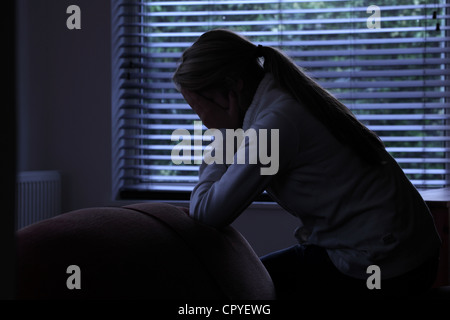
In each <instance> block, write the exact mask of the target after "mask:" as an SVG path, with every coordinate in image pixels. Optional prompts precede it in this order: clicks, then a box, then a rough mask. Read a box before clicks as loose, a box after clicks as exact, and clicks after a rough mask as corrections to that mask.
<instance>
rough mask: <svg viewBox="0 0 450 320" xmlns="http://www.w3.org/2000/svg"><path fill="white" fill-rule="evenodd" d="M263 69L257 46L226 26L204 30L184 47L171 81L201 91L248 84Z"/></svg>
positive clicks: (226, 88)
mask: <svg viewBox="0 0 450 320" xmlns="http://www.w3.org/2000/svg"><path fill="white" fill-rule="evenodd" d="M263 73H264V71H263V67H262V65H261V62H260V60H259V58H258V47H257V46H255V45H254V44H253V43H251V42H250V41H248V40H247V39H245V38H244V37H241V36H239V35H238V34H236V33H234V32H231V31H228V30H212V31H209V32H206V33H204V34H203V35H202V36H200V38H198V39H197V41H195V43H194V44H193V45H192V46H191V47H189V48H188V49H187V50H186V51H184V53H183V55H182V57H181V63H180V65H179V66H178V69H177V70H176V72H175V74H174V76H173V81H174V83H175V85H176V87H177V88H178V89H179V90H180V89H181V88H184V89H187V90H190V91H196V92H201V91H205V90H210V89H213V90H220V91H223V92H224V93H225V92H227V91H229V90H233V89H235V87H236V86H237V85H238V82H242V85H243V86H244V87H245V86H250V85H251V84H252V83H253V82H255V81H257V79H260V77H261V75H262V74H263Z"/></svg>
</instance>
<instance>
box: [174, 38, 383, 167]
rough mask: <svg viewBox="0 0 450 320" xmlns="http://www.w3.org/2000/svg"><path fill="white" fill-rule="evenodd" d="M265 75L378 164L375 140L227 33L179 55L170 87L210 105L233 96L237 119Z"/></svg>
mask: <svg viewBox="0 0 450 320" xmlns="http://www.w3.org/2000/svg"><path fill="white" fill-rule="evenodd" d="M261 58H263V59H261ZM265 73H271V74H272V76H273V79H274V81H275V84H276V85H277V86H278V87H280V88H281V89H283V90H284V91H286V92H288V93H289V94H290V95H292V97H294V98H295V99H296V100H297V101H298V102H299V104H301V105H303V106H304V107H305V108H306V109H308V110H309V111H310V112H311V114H312V115H314V116H315V117H316V118H317V119H318V120H319V121H321V122H322V123H323V124H324V125H325V127H326V128H327V129H328V130H329V131H330V132H331V134H333V135H334V136H335V137H336V139H338V140H339V141H340V142H341V143H342V144H344V145H349V146H350V147H351V148H353V149H354V150H355V151H356V152H357V153H358V154H359V155H360V156H361V157H362V158H364V159H365V160H367V161H368V162H372V163H380V162H382V161H384V157H385V151H384V145H383V143H382V142H381V141H380V140H379V138H378V137H377V136H376V135H375V134H374V133H373V132H372V131H370V130H369V129H367V128H366V127H365V126H364V125H363V124H362V123H361V122H359V121H358V120H357V119H356V118H355V116H354V115H353V114H352V112H351V111H350V110H349V109H348V108H347V107H346V106H345V105H344V104H342V103H341V102H340V101H338V100H337V99H336V98H335V97H333V96H332V95H331V94H330V93H329V92H327V91H326V90H325V89H324V88H322V87H321V86H320V85H319V84H317V83H316V82H315V81H314V80H313V79H312V78H310V77H309V76H308V75H307V74H306V73H304V72H303V71H302V69H301V68H299V67H298V66H297V65H296V64H295V63H294V62H293V61H292V60H291V59H290V58H289V57H288V56H286V55H285V54H284V53H282V52H281V51H280V50H277V49H275V48H273V47H268V46H259V45H255V44H253V43H252V42H250V41H249V40H247V39H246V38H244V37H242V36H240V35H238V34H236V33H234V32H232V31H228V30H212V31H208V32H206V33H204V34H203V35H202V36H200V37H199V38H198V39H197V41H195V43H194V44H193V45H192V46H191V47H189V48H188V49H186V51H185V52H184V53H183V55H182V57H181V63H180V64H179V66H178V68H177V70H176V72H175V74H174V76H173V81H174V83H175V86H176V87H177V88H178V90H183V89H184V90H189V91H191V92H197V93H200V94H202V93H206V95H211V96H212V97H215V98H214V99H215V100H216V102H217V101H218V100H226V97H227V96H228V94H229V92H230V91H232V92H234V93H235V94H236V96H237V98H238V100H239V103H238V105H239V108H240V112H241V113H242V114H241V117H242V115H243V114H245V112H246V109H247V108H248V106H249V105H250V103H251V101H252V99H253V96H254V93H255V92H256V89H257V87H258V85H259V82H260V81H261V79H262V78H263V77H264V74H265ZM202 95H203V94H202ZM204 96H205V95H204ZM219 104H220V103H219Z"/></svg>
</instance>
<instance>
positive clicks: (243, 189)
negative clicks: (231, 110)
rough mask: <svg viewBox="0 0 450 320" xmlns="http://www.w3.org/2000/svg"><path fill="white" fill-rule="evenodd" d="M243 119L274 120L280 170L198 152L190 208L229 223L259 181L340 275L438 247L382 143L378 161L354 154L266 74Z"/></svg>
mask: <svg viewBox="0 0 450 320" xmlns="http://www.w3.org/2000/svg"><path fill="white" fill-rule="evenodd" d="M250 128H251V129H252V130H253V129H254V130H256V132H260V131H259V129H269V130H270V129H278V132H279V141H278V147H279V148H278V149H279V150H278V158H279V170H278V172H277V173H276V174H274V175H262V174H261V170H260V169H261V167H262V165H261V164H260V163H257V164H248V163H247V164H231V165H230V164H226V163H223V164H217V163H212V164H206V163H205V162H203V163H202V164H201V166H200V171H199V182H198V184H197V185H196V187H195V188H194V190H193V192H192V194H191V201H190V215H191V216H192V217H193V218H195V219H197V220H199V221H201V222H203V223H206V224H209V225H212V226H215V227H221V226H225V225H228V224H230V223H231V222H232V221H233V220H234V219H235V218H236V217H237V216H238V215H239V214H241V213H242V212H243V211H244V210H245V209H246V208H247V207H248V206H249V205H250V204H251V203H252V202H253V201H254V200H255V198H256V197H257V196H258V195H260V194H261V192H263V191H264V190H266V191H267V193H269V194H270V195H271V197H272V198H273V199H274V200H275V201H276V202H277V203H278V204H279V205H280V206H281V207H282V208H284V209H285V210H286V211H288V212H289V213H291V214H292V215H294V216H296V217H298V218H299V226H298V227H299V228H298V232H297V233H296V236H297V238H298V240H299V241H300V242H302V243H306V244H308V243H309V244H314V245H317V246H320V247H323V248H326V250H327V252H328V255H329V257H330V258H331V260H332V262H333V263H334V265H335V266H336V267H337V268H338V269H339V270H340V271H341V272H343V273H344V274H346V275H349V276H352V277H355V278H359V279H367V277H368V274H367V267H368V266H370V265H377V266H379V267H380V270H381V277H382V279H386V278H391V277H395V276H398V275H400V274H403V273H405V272H407V271H409V270H412V269H414V268H416V267H418V266H419V265H420V264H422V263H423V262H425V261H426V260H427V259H429V258H431V257H432V256H433V255H435V254H436V253H437V252H438V250H439V246H440V239H439V236H438V234H437V232H436V229H435V226H434V222H433V219H432V216H431V214H430V212H429V210H428V208H427V206H426V204H425V203H424V201H423V199H422V198H421V196H420V194H419V193H418V191H417V190H416V189H415V187H414V186H413V185H412V184H411V183H410V181H409V180H408V179H407V177H406V176H405V174H404V173H403V171H402V169H401V168H400V167H399V166H398V164H397V162H396V161H395V160H394V159H393V158H392V157H391V156H390V155H388V153H387V152H386V159H387V161H386V162H385V163H384V164H382V165H377V166H374V165H371V164H368V163H366V162H364V161H363V160H361V158H360V157H358V156H357V155H356V154H355V152H354V151H353V150H352V149H350V148H349V147H347V146H344V145H342V144H341V143H340V142H339V141H338V140H337V139H335V138H334V137H333V135H332V134H330V132H329V131H328V130H327V129H326V128H325V127H324V125H323V124H322V123H320V122H319V121H318V120H316V119H315V118H314V117H313V116H312V115H311V114H310V112H309V111H307V109H306V108H305V107H303V106H302V105H301V104H299V103H298V102H297V101H296V100H295V99H294V98H293V97H292V96H291V95H290V94H288V93H287V92H285V91H283V90H281V89H280V88H278V87H277V86H276V85H275V82H274V79H273V77H272V76H271V75H270V74H266V75H265V77H264V78H263V80H262V81H261V83H260V85H259V87H258V89H257V91H256V93H255V96H254V98H253V101H252V103H251V105H250V107H249V109H248V110H247V112H246V114H245V118H244V122H243V129H244V130H248V129H250ZM222 132H223V130H222ZM258 138H259V137H258ZM250 144H251V142H249V140H248V139H246V140H245V141H244V143H243V144H242V145H241V146H240V148H241V149H242V148H244V149H245V148H247V149H248V148H249V145H250ZM254 224H255V228H257V226H258V221H255V222H254Z"/></svg>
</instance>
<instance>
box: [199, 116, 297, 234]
mask: <svg viewBox="0 0 450 320" xmlns="http://www.w3.org/2000/svg"><path fill="white" fill-rule="evenodd" d="M278 110H280V109H278ZM220 132H221V134H222V137H223V140H224V141H223V144H222V146H226V142H227V134H226V133H225V130H223V129H222V130H220ZM228 137H229V136H228ZM244 137H245V138H244V140H243V141H242V143H241V144H240V146H239V148H238V151H237V152H236V153H235V154H234V157H233V163H232V164H228V163H227V162H228V161H217V162H219V163H217V162H215V163H211V161H209V164H208V163H207V162H208V159H207V158H208V155H206V154H205V157H204V160H203V162H202V164H201V165H200V170H199V182H198V184H197V185H196V186H195V188H194V190H193V191H192V194H191V200H190V215H191V217H193V218H194V219H196V220H199V221H200V222H203V223H205V224H208V225H211V226H214V227H223V226H226V225H228V224H230V223H232V222H233V221H234V219H236V218H237V216H239V215H240V214H241V213H242V212H243V211H244V210H245V209H246V208H247V207H248V206H249V205H250V204H251V203H252V202H253V201H254V200H255V199H256V197H257V196H258V195H260V194H261V193H262V192H263V191H264V190H265V188H266V187H267V186H268V185H269V184H270V182H271V180H272V179H273V177H274V176H275V175H276V174H278V173H279V172H280V171H282V170H283V169H284V168H286V167H287V166H288V164H289V161H290V159H292V157H293V156H294V154H295V153H296V151H297V149H298V142H297V140H298V138H297V137H298V134H297V129H296V127H295V125H294V123H293V121H292V119H290V118H289V117H286V116H285V115H284V114H283V113H281V112H271V113H268V114H267V115H266V116H264V117H262V118H261V119H259V120H258V121H256V122H255V123H254V124H253V125H252V126H251V127H250V128H249V129H248V130H246V131H245V134H244ZM218 145H220V143H219V144H218ZM215 147H217V145H216V146H215ZM222 151H223V154H224V155H225V153H226V150H222ZM215 155H217V154H215ZM268 155H270V156H268ZM255 156H256V157H255ZM224 157H225V156H224ZM221 162H222V163H221ZM224 162H225V163H224ZM229 162H231V161H229Z"/></svg>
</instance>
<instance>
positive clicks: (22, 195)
mask: <svg viewBox="0 0 450 320" xmlns="http://www.w3.org/2000/svg"><path fill="white" fill-rule="evenodd" d="M16 198H17V211H16V212H17V213H16V214H17V216H16V229H17V230H18V229H21V228H24V227H26V226H28V225H30V224H32V223H35V222H38V221H41V220H44V219H48V218H51V217H54V216H56V215H58V214H59V213H61V177H60V174H59V172H58V171H26V172H19V173H18V175H17V194H16Z"/></svg>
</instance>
